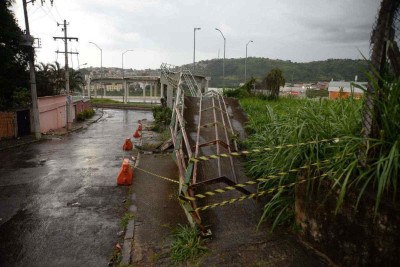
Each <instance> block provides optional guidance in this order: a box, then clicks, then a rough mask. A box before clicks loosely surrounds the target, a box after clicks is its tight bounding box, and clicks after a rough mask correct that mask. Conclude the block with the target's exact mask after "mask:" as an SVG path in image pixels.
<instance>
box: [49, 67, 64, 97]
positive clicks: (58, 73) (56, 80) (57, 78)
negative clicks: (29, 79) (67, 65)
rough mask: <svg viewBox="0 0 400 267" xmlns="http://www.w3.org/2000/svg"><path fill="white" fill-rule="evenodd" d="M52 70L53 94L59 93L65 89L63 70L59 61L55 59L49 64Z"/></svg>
mask: <svg viewBox="0 0 400 267" xmlns="http://www.w3.org/2000/svg"><path fill="white" fill-rule="evenodd" d="M50 66H51V70H52V79H53V85H54V92H55V94H57V95H59V94H60V93H61V92H63V91H65V70H64V69H63V68H62V67H61V65H60V63H59V62H57V61H55V62H54V63H53V64H50Z"/></svg>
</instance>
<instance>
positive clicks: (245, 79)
mask: <svg viewBox="0 0 400 267" xmlns="http://www.w3.org/2000/svg"><path fill="white" fill-rule="evenodd" d="M252 42H253V41H252V40H250V41H248V42H247V44H246V59H245V60H244V83H246V81H247V46H248V45H249V43H252Z"/></svg>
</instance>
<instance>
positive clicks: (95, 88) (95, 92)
mask: <svg viewBox="0 0 400 267" xmlns="http://www.w3.org/2000/svg"><path fill="white" fill-rule="evenodd" d="M97 85H98V83H96V84H95V85H94V86H93V87H94V97H95V98H96V97H97Z"/></svg>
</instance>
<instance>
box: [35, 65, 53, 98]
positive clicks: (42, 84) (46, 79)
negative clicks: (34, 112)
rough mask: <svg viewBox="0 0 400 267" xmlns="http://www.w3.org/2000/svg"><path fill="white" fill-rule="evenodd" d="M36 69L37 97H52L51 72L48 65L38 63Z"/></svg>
mask: <svg viewBox="0 0 400 267" xmlns="http://www.w3.org/2000/svg"><path fill="white" fill-rule="evenodd" d="M35 68H36V76H37V77H36V84H37V94H38V96H48V95H54V86H53V81H52V71H51V66H50V64H45V63H43V62H40V63H39V64H37V65H36V66H35Z"/></svg>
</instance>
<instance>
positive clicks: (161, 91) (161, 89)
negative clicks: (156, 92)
mask: <svg viewBox="0 0 400 267" xmlns="http://www.w3.org/2000/svg"><path fill="white" fill-rule="evenodd" d="M160 95H161V98H163V97H164V84H163V83H161V88H160Z"/></svg>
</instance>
